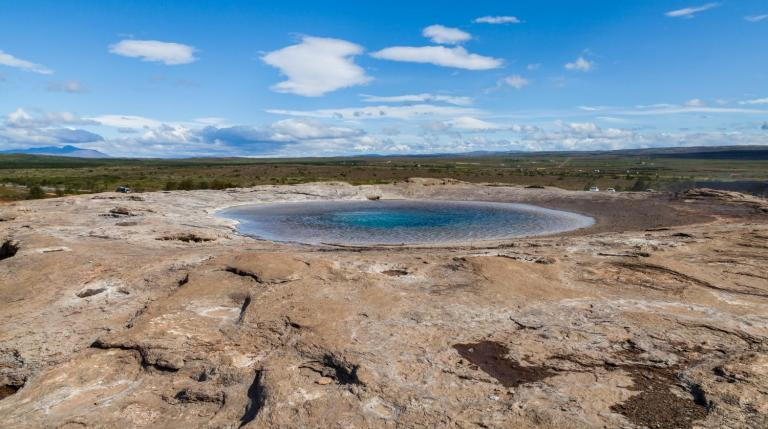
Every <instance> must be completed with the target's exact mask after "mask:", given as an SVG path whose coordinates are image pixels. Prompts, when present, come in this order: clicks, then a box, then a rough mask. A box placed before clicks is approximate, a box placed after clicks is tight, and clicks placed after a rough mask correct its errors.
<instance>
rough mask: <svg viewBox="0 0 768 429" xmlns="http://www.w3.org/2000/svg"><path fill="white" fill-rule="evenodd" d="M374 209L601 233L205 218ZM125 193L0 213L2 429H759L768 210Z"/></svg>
mask: <svg viewBox="0 0 768 429" xmlns="http://www.w3.org/2000/svg"><path fill="white" fill-rule="evenodd" d="M370 195H377V196H380V197H381V198H382V199H388V198H437V199H446V200H450V199H456V200H479V201H513V202H524V203H531V204H541V205H544V206H548V207H552V208H558V209H564V210H568V209H571V210H576V211H579V212H580V213H583V214H587V215H590V216H594V217H596V218H597V219H598V224H597V225H595V226H594V227H592V228H589V229H587V230H582V231H576V232H572V233H568V234H563V235H559V236H551V237H538V238H523V239H516V240H508V241H504V242H485V243H471V244H467V243H463V244H457V245H456V246H451V247H449V246H442V247H435V246H429V247H424V248H420V247H419V246H411V247H397V246H384V247H360V246H351V247H350V246H302V245H289V244H278V243H270V242H266V241H257V240H253V239H251V238H247V237H243V236H240V235H238V234H237V233H236V232H235V231H234V225H233V224H232V223H231V222H229V221H226V220H224V219H221V218H217V217H215V216H213V215H212V213H213V211H215V209H217V208H223V207H229V206H233V205H238V204H249V203H254V202H273V201H303V200H317V199H358V200H365V199H367V198H368V196H370ZM129 197H130V198H129ZM134 197H136V195H132V196H125V195H120V194H102V195H98V196H80V197H67V198H62V199H50V200H43V201H29V202H22V203H15V204H12V205H7V206H6V207H3V212H4V213H13V217H8V216H6V218H7V220H4V221H3V222H2V223H0V237H3V240H2V242H13V243H18V247H17V248H16V252H15V253H14V255H13V256H12V257H8V258H5V259H3V260H2V261H0V326H2V329H0V419H2V422H3V424H2V426H3V427H9V428H27V427H96V428H102V427H139V428H141V427H147V428H154V427H169V428H189V427H211V428H237V427H244V428H249V427H260V428H261V427H275V428H277V427H359V428H364V427H372V428H373V427H376V428H378V427H393V428H394V427H455V428H465V427H466V428H470V427H515V428H533V427H545V428H588V427H590V428H591V427H624V428H641V427H658V428H677V427H682V428H694V427H706V428H719V427H734V428H758V427H768V417H766V416H768V370H766V368H768V350H766V349H767V348H768V347H767V346H766V344H768V341H767V340H768V338H767V337H768V271H767V270H768V263H767V262H768V214H767V213H768V212H766V211H763V208H766V207H768V205H766V204H765V202H764V200H759V199H753V198H751V197H745V196H743V195H740V194H735V193H723V192H720V191H716V192H710V191H706V190H705V191H697V192H692V193H687V194H685V195H679V196H676V197H675V196H662V195H651V194H622V193H617V194H610V195H609V194H597V193H586V192H565V191H559V190H554V189H550V188H546V189H524V188H519V187H504V186H482V185H470V184H464V183H461V182H456V181H449V180H446V181H435V180H421V179H412V180H410V181H408V182H406V183H399V184H395V185H386V186H362V187H353V186H349V185H344V184H332V183H330V184H308V185H300V186H265V187H259V188H253V189H241V190H228V191H193V192H170V193H148V194H142V195H141V196H140V198H134ZM115 207H119V208H121V210H120V213H111V212H110V210H112V209H113V208H115ZM641 208H646V209H648V210H650V211H644V210H641ZM122 209H125V210H122ZM105 213H111V214H115V215H116V216H111V215H110V216H104V215H103V214H105ZM124 213H128V214H127V215H126V214H124ZM134 214H135V216H134ZM126 218H130V219H131V222H125V219H126ZM134 221H136V222H134ZM6 237H7V238H6ZM11 237H12V239H11ZM52 249H54V250H56V251H54V250H52Z"/></svg>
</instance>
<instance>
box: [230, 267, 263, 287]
mask: <svg viewBox="0 0 768 429" xmlns="http://www.w3.org/2000/svg"><path fill="white" fill-rule="evenodd" d="M224 271H226V272H228V273H232V274H237V275H238V276H240V277H250V278H252V279H253V280H255V281H256V283H262V281H261V278H260V277H259V275H258V274H256V273H254V272H251V271H246V270H243V269H240V268H238V267H232V266H229V267H227V268H225V269H224Z"/></svg>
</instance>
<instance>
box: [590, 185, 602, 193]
mask: <svg viewBox="0 0 768 429" xmlns="http://www.w3.org/2000/svg"><path fill="white" fill-rule="evenodd" d="M589 192H600V188H598V187H597V186H593V187H591V188H589Z"/></svg>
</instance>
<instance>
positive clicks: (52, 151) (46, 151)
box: [0, 145, 109, 158]
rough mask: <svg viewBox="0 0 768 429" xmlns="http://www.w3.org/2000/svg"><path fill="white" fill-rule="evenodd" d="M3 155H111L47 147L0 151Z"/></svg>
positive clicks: (76, 149) (103, 156) (97, 156)
mask: <svg viewBox="0 0 768 429" xmlns="http://www.w3.org/2000/svg"><path fill="white" fill-rule="evenodd" d="M0 153H2V154H25V155H50V156H66V157H71V158H109V155H107V154H105V153H103V152H99V151H98V150H93V149H83V148H80V147H77V146H70V145H67V146H61V147H59V146H45V147H30V148H26V149H10V150H3V151H0Z"/></svg>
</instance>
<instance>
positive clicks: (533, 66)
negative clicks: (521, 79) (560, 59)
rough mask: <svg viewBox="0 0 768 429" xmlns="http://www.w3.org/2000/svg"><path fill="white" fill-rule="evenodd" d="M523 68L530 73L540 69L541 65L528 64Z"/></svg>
mask: <svg viewBox="0 0 768 429" xmlns="http://www.w3.org/2000/svg"><path fill="white" fill-rule="evenodd" d="M525 68H527V69H528V70H530V71H533V70H538V69H539V68H541V63H533V64H528V65H527V66H526V67H525Z"/></svg>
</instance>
